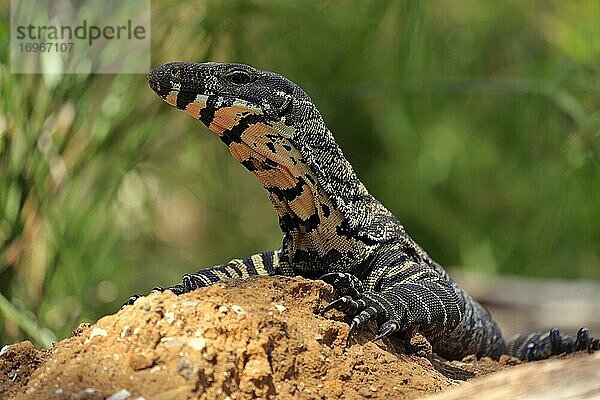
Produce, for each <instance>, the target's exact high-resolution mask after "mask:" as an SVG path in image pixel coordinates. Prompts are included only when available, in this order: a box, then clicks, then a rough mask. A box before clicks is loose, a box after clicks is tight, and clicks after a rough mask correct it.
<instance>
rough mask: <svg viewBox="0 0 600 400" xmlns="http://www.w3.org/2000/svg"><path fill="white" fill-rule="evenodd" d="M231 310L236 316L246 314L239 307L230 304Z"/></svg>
mask: <svg viewBox="0 0 600 400" xmlns="http://www.w3.org/2000/svg"><path fill="white" fill-rule="evenodd" d="M231 310H232V311H233V312H234V313H236V314H241V315H243V314H246V311H244V309H243V308H242V307H240V306H238V305H237V304H232V305H231Z"/></svg>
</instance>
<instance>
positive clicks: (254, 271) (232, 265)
mask: <svg viewBox="0 0 600 400" xmlns="http://www.w3.org/2000/svg"><path fill="white" fill-rule="evenodd" d="M279 254H280V250H276V251H267V252H265V253H259V254H254V255H252V256H250V257H246V258H236V259H233V260H231V261H229V262H228V263H227V264H221V265H215V266H213V267H210V268H206V269H201V270H200V271H198V272H196V273H193V274H185V275H184V276H183V277H182V279H181V283H178V284H176V285H173V286H169V287H165V288H163V287H160V286H157V287H155V288H154V289H152V291H153V292H163V291H165V290H170V291H171V292H173V293H175V294H176V295H180V294H183V293H187V292H191V291H193V290H196V289H198V288H201V287H205V286H210V285H212V284H214V283H217V282H220V281H224V280H228V279H236V278H237V279H244V278H248V277H250V276H256V275H263V276H271V275H286V272H287V271H286V270H285V269H283V268H282V267H281V262H280V258H279ZM140 297H142V296H141V295H140V294H135V295H133V296H131V297H130V298H129V300H127V301H126V302H125V303H124V304H123V306H127V305H130V304H133V303H134V302H135V301H136V300H137V299H138V298H140Z"/></svg>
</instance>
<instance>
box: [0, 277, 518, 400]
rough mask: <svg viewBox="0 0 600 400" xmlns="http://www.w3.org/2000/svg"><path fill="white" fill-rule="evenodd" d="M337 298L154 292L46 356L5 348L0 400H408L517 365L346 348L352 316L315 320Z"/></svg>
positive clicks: (356, 341)
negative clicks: (368, 399)
mask: <svg viewBox="0 0 600 400" xmlns="http://www.w3.org/2000/svg"><path fill="white" fill-rule="evenodd" d="M332 299H333V295H332V289H331V287H330V286H328V285H326V284H324V283H323V282H320V281H309V280H305V279H302V278H255V279H250V280H247V281H244V282H239V281H231V282H228V283H223V284H220V285H214V286H211V287H208V288H203V289H200V290H196V291H194V292H192V293H188V294H185V295H182V296H179V297H177V296H175V295H173V294H172V293H169V292H166V293H154V294H151V295H149V296H148V297H146V298H141V299H138V300H137V301H136V302H135V304H134V305H133V306H130V307H126V308H125V309H123V310H121V311H119V312H118V313H116V314H114V315H109V316H106V317H104V318H102V319H100V320H99V321H98V322H97V323H96V324H94V325H91V326H90V325H82V326H80V327H79V328H78V329H77V330H76V331H75V332H74V334H75V335H74V336H73V337H71V338H69V339H65V340H62V341H60V342H59V343H57V344H55V345H54V346H53V347H52V348H50V349H48V350H45V351H41V352H40V351H37V350H35V349H34V348H33V346H31V344H30V343H28V342H24V343H20V344H17V345H13V346H10V347H7V348H5V349H3V350H2V354H1V355H0V397H1V398H15V399H22V398H28V399H29V398H32V399H104V398H109V399H111V400H118V399H121V400H123V399H136V398H142V397H143V398H145V399H193V398H202V399H228V398H230V399H250V398H269V397H271V398H281V399H316V398H318V399H339V398H343V399H363V398H371V399H379V398H381V399H383V398H395V399H408V398H417V397H422V396H424V395H427V394H431V393H436V392H439V391H441V390H443V389H446V388H448V387H452V386H456V385H458V384H459V383H460V382H461V381H463V380H466V379H468V378H471V377H474V376H478V375H481V374H485V373H489V372H492V371H495V370H498V369H502V368H504V367H505V365H506V364H509V363H510V360H508V359H507V360H505V361H507V362H504V363H496V362H493V361H491V360H489V359H488V360H483V361H476V360H474V359H470V360H463V362H453V363H449V362H445V361H443V360H440V359H438V358H437V357H435V356H431V355H430V356H428V357H419V356H409V355H403V352H404V350H405V349H404V348H403V346H402V343H399V342H400V341H398V340H393V341H391V340H384V341H383V342H379V343H378V344H375V343H371V342H369V338H372V337H373V336H372V335H373V333H372V332H361V333H360V334H359V335H357V336H356V337H354V338H353V340H352V341H351V345H350V346H346V334H347V332H348V325H347V324H346V323H344V322H343V321H344V317H343V316H342V315H341V314H336V313H335V312H334V313H332V315H328V318H323V317H321V316H319V315H318V313H317V312H318V310H320V309H321V308H322V307H323V306H324V305H325V304H327V302H328V301H330V300H332ZM422 350H423V349H421V351H422Z"/></svg>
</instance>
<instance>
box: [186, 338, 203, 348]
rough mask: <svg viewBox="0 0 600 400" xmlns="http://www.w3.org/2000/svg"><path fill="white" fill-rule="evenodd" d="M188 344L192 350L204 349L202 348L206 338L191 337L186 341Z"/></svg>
mask: <svg viewBox="0 0 600 400" xmlns="http://www.w3.org/2000/svg"><path fill="white" fill-rule="evenodd" d="M188 346H190V347H191V348H192V349H194V350H198V351H200V350H204V348H205V347H206V339H204V338H201V337H197V338H193V339H191V340H190V341H189V342H188Z"/></svg>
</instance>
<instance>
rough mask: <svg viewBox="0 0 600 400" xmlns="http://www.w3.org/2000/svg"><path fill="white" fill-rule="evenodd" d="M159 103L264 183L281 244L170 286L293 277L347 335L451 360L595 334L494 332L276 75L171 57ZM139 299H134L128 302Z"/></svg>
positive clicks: (562, 347)
mask: <svg viewBox="0 0 600 400" xmlns="http://www.w3.org/2000/svg"><path fill="white" fill-rule="evenodd" d="M148 81H149V84H150V87H151V88H152V90H154V92H156V93H157V94H158V95H159V96H160V97H161V98H162V99H163V100H164V101H166V102H167V103H168V104H170V105H171V106H173V107H176V108H178V109H180V110H182V111H184V112H185V113H187V114H189V115H190V116H192V117H193V118H195V119H198V120H200V121H201V122H202V123H204V124H205V125H206V126H207V127H208V128H209V129H210V130H211V131H213V132H215V133H216V134H217V136H218V137H219V138H220V139H221V141H223V142H224V143H225V144H226V145H227V147H228V149H229V151H230V153H231V154H232V156H233V157H234V158H235V159H236V160H237V161H238V162H239V163H240V164H242V165H243V166H244V167H245V168H246V169H247V170H249V171H250V172H252V173H253V174H254V175H255V176H256V177H257V178H258V181H259V182H260V184H261V185H262V186H263V187H264V188H265V189H266V191H267V192H268V195H269V199H270V201H271V203H272V204H273V206H274V208H275V211H276V213H277V215H278V217H279V225H280V227H281V230H282V232H283V234H284V237H283V243H282V246H281V248H280V249H278V250H275V251H268V252H264V253H260V254H256V255H252V256H250V257H247V258H244V259H234V260H232V261H230V262H229V263H227V264H223V265H217V266H214V267H211V268H207V269H203V270H200V271H198V272H197V273H194V274H188V275H185V276H184V277H183V278H182V283H180V284H177V285H174V286H171V287H168V288H164V289H163V288H160V287H159V288H156V290H166V289H169V290H171V291H173V292H174V293H176V294H181V293H185V292H189V291H191V290H194V289H196V288H199V287H202V286H207V285H210V284H213V283H216V282H218V281H221V280H224V279H231V278H246V277H249V276H252V275H286V276H293V275H301V276H304V277H307V278H312V279H318V278H320V279H323V280H324V281H326V282H328V283H331V284H332V285H333V286H334V288H335V289H336V290H337V292H338V293H339V294H340V296H341V297H339V298H338V299H337V300H335V301H333V302H332V303H331V304H329V305H328V306H327V307H326V308H325V310H324V312H325V311H327V310H330V309H332V308H336V309H339V310H341V311H343V312H345V313H346V314H347V315H348V316H349V317H351V325H350V334H351V333H353V332H355V331H356V330H357V329H360V328H362V327H363V326H364V325H366V324H367V323H368V322H370V321H375V322H376V323H377V325H378V335H377V337H376V339H378V338H382V337H385V336H388V335H390V334H394V333H398V334H402V333H405V332H407V331H408V330H409V329H412V328H415V327H416V328H418V329H419V331H420V332H421V333H422V334H423V335H424V336H425V337H426V338H427V339H428V340H429V341H430V343H431V345H432V347H433V350H434V351H435V352H436V353H438V354H440V355H441V356H443V357H446V358H449V359H460V358H462V357H464V356H467V355H470V354H476V355H477V356H478V357H481V356H491V357H493V358H498V357H499V356H500V355H501V354H504V353H509V354H512V355H515V356H517V357H519V358H521V359H524V360H534V359H540V358H545V357H548V356H549V355H551V354H557V353H561V352H571V351H576V350H579V349H588V350H593V349H598V348H600V341H599V340H598V339H594V338H592V337H590V336H589V333H588V331H587V329H585V328H582V329H581V330H580V331H579V332H578V335H577V337H571V336H561V335H560V333H559V332H558V330H556V329H554V330H552V331H550V332H548V333H543V332H538V333H532V334H523V335H520V336H519V337H517V338H516V339H515V340H513V341H512V342H506V341H505V340H504V339H503V338H502V334H501V332H500V329H499V328H498V326H497V324H496V322H495V321H494V320H493V318H492V317H491V315H490V314H489V312H488V311H487V310H485V308H483V307H482V306H481V305H480V304H479V303H477V302H476V301H475V300H473V299H472V298H471V297H470V296H469V295H468V294H467V293H466V292H465V291H463V290H462V289H461V288H460V287H459V286H458V285H457V284H456V282H455V281H454V280H453V279H452V278H451V277H450V276H449V275H448V274H447V273H446V271H445V270H444V269H443V268H442V267H441V266H440V265H439V264H437V263H436V262H435V261H433V260H432V259H431V258H430V257H429V256H428V255H427V253H426V252H425V251H424V250H423V249H421V247H420V246H419V245H418V244H416V243H415V242H414V241H413V239H412V238H411V237H410V236H409V235H408V234H407V233H406V232H405V230H404V227H403V226H402V224H401V223H400V221H399V220H398V218H396V217H395V216H394V214H392V213H391V212H390V211H389V210H388V209H387V208H385V207H384V206H383V205H382V204H381V203H380V202H379V201H378V200H377V199H375V198H374V197H373V196H372V195H371V194H370V193H369V192H368V191H367V189H366V188H365V186H364V185H363V183H362V182H361V181H360V180H359V178H358V177H357V176H356V174H355V173H354V170H353V168H352V166H351V165H350V163H349V162H348V161H347V160H346V158H345V157H344V155H343V153H342V150H341V149H340V147H339V146H338V145H337V144H336V142H335V140H334V137H333V135H332V133H331V131H330V130H329V129H328V128H327V125H326V124H325V122H324V120H323V118H322V116H321V114H320V113H319V111H318V109H317V108H316V106H315V105H314V104H313V102H312V101H311V99H310V97H309V96H308V95H307V94H306V93H305V92H304V91H303V90H302V89H301V88H300V87H299V86H297V85H296V84H294V83H293V82H291V81H289V80H288V79H286V78H284V77H283V76H281V75H278V74H276V73H273V72H268V71H262V70H259V69H255V68H253V67H250V66H247V65H242V64H225V63H169V64H165V65H163V66H161V67H158V68H155V69H153V70H151V71H150V73H149V74H148ZM135 298H137V295H136V296H133V297H132V298H131V299H130V301H129V303H131V302H133V301H134V300H135Z"/></svg>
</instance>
